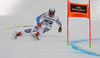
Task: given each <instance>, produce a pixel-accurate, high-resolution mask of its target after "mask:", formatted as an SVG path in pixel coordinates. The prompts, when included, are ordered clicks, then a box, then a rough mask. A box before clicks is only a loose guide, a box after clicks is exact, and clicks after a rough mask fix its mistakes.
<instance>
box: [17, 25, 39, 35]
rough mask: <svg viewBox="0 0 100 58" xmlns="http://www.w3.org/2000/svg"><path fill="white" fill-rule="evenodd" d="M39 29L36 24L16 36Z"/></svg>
mask: <svg viewBox="0 0 100 58" xmlns="http://www.w3.org/2000/svg"><path fill="white" fill-rule="evenodd" d="M38 29H39V28H38V27H37V26H35V27H34V28H30V29H26V30H22V31H20V32H18V33H17V35H16V36H21V35H23V34H27V33H31V32H37V31H38Z"/></svg>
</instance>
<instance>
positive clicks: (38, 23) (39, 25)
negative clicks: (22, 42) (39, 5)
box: [36, 13, 45, 27]
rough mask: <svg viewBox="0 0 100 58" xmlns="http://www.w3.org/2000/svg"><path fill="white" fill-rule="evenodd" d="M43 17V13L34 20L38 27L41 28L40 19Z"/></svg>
mask: <svg viewBox="0 0 100 58" xmlns="http://www.w3.org/2000/svg"><path fill="white" fill-rule="evenodd" d="M44 17H45V13H43V14H42V15H40V16H38V17H37V18H36V21H37V25H38V27H41V24H40V19H42V18H44Z"/></svg>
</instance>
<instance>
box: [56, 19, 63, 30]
mask: <svg viewBox="0 0 100 58" xmlns="http://www.w3.org/2000/svg"><path fill="white" fill-rule="evenodd" d="M56 23H57V24H58V27H59V29H58V32H61V31H62V24H61V22H60V21H59V18H57V20H56Z"/></svg>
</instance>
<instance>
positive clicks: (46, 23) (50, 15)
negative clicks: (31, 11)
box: [15, 8, 62, 40]
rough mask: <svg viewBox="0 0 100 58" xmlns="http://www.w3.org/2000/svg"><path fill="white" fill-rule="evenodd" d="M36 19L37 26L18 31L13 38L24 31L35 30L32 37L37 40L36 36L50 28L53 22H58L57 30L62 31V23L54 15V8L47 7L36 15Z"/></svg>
mask: <svg viewBox="0 0 100 58" xmlns="http://www.w3.org/2000/svg"><path fill="white" fill-rule="evenodd" d="M40 19H42V21H41V22H40ZM36 21H37V26H35V27H34V28H31V29H26V30H23V31H20V32H18V33H17V34H16V36H15V38H16V39H17V36H21V35H23V34H26V33H32V32H36V33H35V34H34V37H35V38H37V39H38V40H39V38H38V36H39V35H41V34H43V33H45V32H47V31H49V30H51V28H52V24H53V22H56V23H57V24H58V27H59V29H58V32H61V31H62V24H61V22H60V21H59V18H58V17H57V16H55V8H49V11H48V12H45V13H43V14H42V15H40V16H38V17H37V18H36Z"/></svg>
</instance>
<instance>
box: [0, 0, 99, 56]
mask: <svg viewBox="0 0 100 58" xmlns="http://www.w3.org/2000/svg"><path fill="white" fill-rule="evenodd" d="M43 1H45V2H43ZM71 1H73V0H71ZM79 1H80V0H79ZM79 1H78V0H77V1H75V2H79ZM80 2H81V3H85V2H82V1H80ZM86 3H88V1H86ZM96 4H97V5H99V0H96V1H95V3H94V1H92V0H91V9H92V11H91V12H92V13H91V15H92V47H91V48H89V35H88V34H89V32H88V22H89V21H88V19H86V18H70V23H69V32H70V33H69V34H70V36H69V37H70V39H69V41H70V42H69V46H67V36H66V35H67V25H66V24H67V18H66V17H67V10H66V9H67V8H66V7H67V3H66V0H63V1H62V0H59V1H56V0H24V1H23V0H22V1H21V2H18V5H17V3H16V5H15V6H14V7H12V8H11V9H12V10H13V11H12V13H10V14H7V15H4V14H3V15H4V16H0V20H1V21H0V58H34V57H35V58H61V57H62V58H100V51H99V50H100V47H99V41H100V35H99V34H100V31H99V30H100V27H99V25H100V20H99V15H97V14H98V13H99V10H97V11H98V13H97V11H96V13H95V12H94V11H95V9H98V7H99V6H98V7H95V6H96ZM12 5H13V4H12ZM50 7H54V8H55V9H56V15H57V16H58V17H59V19H60V21H61V22H62V32H61V33H59V32H58V30H56V31H54V29H56V28H57V27H58V26H57V24H56V23H54V24H53V27H52V30H51V31H49V32H47V33H45V34H43V35H40V36H39V38H40V40H39V41H38V40H35V39H34V38H33V36H32V35H31V34H25V35H22V36H19V37H18V39H14V36H15V33H16V31H17V32H18V31H21V30H24V29H27V28H33V27H20V28H13V29H8V30H1V29H3V28H8V27H13V26H24V25H36V17H37V16H39V15H40V14H42V13H44V12H47V11H48V9H49V8H50ZM94 7H95V9H94ZM1 9H2V8H1ZM94 18H95V19H94Z"/></svg>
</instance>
